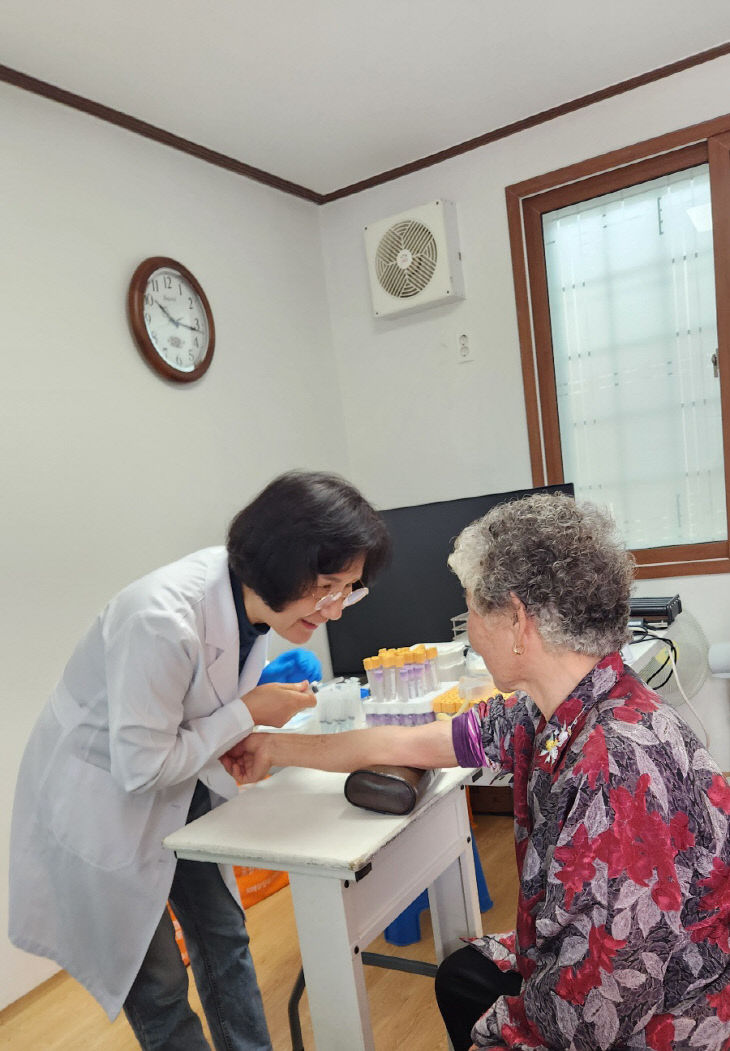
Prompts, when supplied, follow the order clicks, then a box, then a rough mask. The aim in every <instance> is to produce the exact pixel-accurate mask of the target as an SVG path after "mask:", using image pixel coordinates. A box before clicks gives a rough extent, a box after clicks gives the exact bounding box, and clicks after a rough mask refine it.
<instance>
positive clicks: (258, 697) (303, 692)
mask: <svg viewBox="0 0 730 1051" xmlns="http://www.w3.org/2000/svg"><path fill="white" fill-rule="evenodd" d="M241 700H242V701H243V703H244V704H245V705H246V707H247V708H248V710H249V712H250V713H251V718H252V719H253V721H254V725H256V726H283V725H284V723H288V722H289V720H290V719H291V718H292V716H294V715H296V714H297V712H301V711H302V710H303V709H304V708H313V707H314V706H315V704H316V703H317V699H316V697H315V696H314V694H313V693H312V691H311V690H310V689H309V683H308V682H307V680H306V679H305V680H304V681H303V682H292V683H290V682H267V683H264V684H263V685H261V686H256V687H255V689H253V690H250V691H249V693H247V694H244V696H243V697H242V698H241Z"/></svg>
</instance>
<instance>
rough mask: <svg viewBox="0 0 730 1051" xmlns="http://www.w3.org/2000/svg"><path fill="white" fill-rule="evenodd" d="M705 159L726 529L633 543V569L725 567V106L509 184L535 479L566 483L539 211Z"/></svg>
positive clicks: (659, 571)
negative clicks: (718, 536)
mask: <svg viewBox="0 0 730 1051" xmlns="http://www.w3.org/2000/svg"><path fill="white" fill-rule="evenodd" d="M704 163H707V164H709V171H710V188H711V196H712V222H713V244H714V264H715V296H716V303H717V340H718V347H717V357H718V365H719V369H720V405H721V412H722V433H723V454H724V462H725V501H726V515H727V521H728V529H729V537H728V539H727V540H721V541H714V542H709V543H702V544H678V545H673V546H670V547H655V548H643V549H637V550H635V551H634V552H633V554H634V557H635V558H636V562H637V574H636V575H637V577H639V578H650V577H671V576H688V575H692V574H695V575H699V574H706V573H728V572H730V114H728V115H726V116H723V117H717V118H715V119H714V120H711V121H706V122H704V123H702V124H695V125H693V126H692V127H689V128H683V129H682V130H680V131H677V132H673V133H671V134H668V135H662V136H659V137H657V138H654V139H648V140H646V141H644V142H639V143H635V144H634V145H632V146H628V147H626V148H624V149H621V150H614V151H612V152H611V153H606V154H603V155H602V156H599V157H593V158H591V159H590V160H588V161H583V162H581V163H579V164H573V165H570V166H568V167H565V168H560V169H557V170H556V171H553V172H548V173H546V174H545V175H540V176H537V177H536V178H534V179H528V180H526V181H524V182H520V183H515V184H514V185H512V186H508V187H507V189H506V198H507V218H508V223H509V237H510V248H511V252H512V270H513V275H514V284H515V299H516V306H517V329H518V336H519V343H520V355H521V359H522V377H523V382H524V391H525V408H526V411H527V428H528V439H529V448H530V462H531V466H532V480H533V485H535V486H541V485H553V484H556V483H559V482H564V481H565V478H564V477H563V462H562V452H561V444H560V430H559V423H558V402H557V393H556V388H555V371H554V365H553V346H552V335H551V326H550V312H549V304H548V288H547V270H546V265H545V252H544V247H543V235H542V217H543V215H544V214H545V213H546V212H550V211H554V210H555V209H557V208H561V207H564V206H565V205H568V204H571V203H573V202H575V201H579V200H587V199H589V198H591V197H598V196H600V195H602V194H606V193H611V192H612V191H614V190H618V189H622V188H624V187H627V186H631V185H635V184H638V183H642V182H648V181H649V180H651V179H655V178H659V177H660V176H662V175H666V174H668V173H670V172H674V171H681V170H683V169H686V168H691V167H694V166H695V165H698V164H704Z"/></svg>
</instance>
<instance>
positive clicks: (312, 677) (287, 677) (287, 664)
mask: <svg viewBox="0 0 730 1051" xmlns="http://www.w3.org/2000/svg"><path fill="white" fill-rule="evenodd" d="M302 679H307V680H308V681H309V682H320V681H321V679H322V662H321V661H320V660H319V658H318V657H317V656H316V655H315V654H314V653H312V651H311V650H303V649H296V650H286V651H285V652H284V653H280V654H279V656H278V657H274V659H273V661H271V662H270V663H269V664H267V665H266V667H265V668H264V670H263V671H262V672H261V678H260V679H259V683H262V682H301V681H302Z"/></svg>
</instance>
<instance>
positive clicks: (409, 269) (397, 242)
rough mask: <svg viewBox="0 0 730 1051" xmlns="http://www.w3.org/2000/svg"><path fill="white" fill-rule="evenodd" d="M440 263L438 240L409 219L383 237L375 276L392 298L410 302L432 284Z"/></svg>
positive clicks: (422, 226)
mask: <svg viewBox="0 0 730 1051" xmlns="http://www.w3.org/2000/svg"><path fill="white" fill-rule="evenodd" d="M437 259H438V248H437V246H436V239H435V237H434V236H433V234H432V233H431V231H430V230H429V229H428V227H427V226H424V225H423V223H419V222H416V220H415V219H406V220H404V221H403V222H400V223H396V224H395V226H391V228H390V229H389V230H387V231H386V232H385V234H383V237H382V238H381V240H380V243H379V245H378V249H377V252H376V253H375V273H376V275H377V278H378V281H379V282H380V285H381V287H382V288H383V289H384V290H385V291H386V292H387V293H388V294H389V295H391V296H394V297H395V298H396V299H409V298H410V297H411V296H416V295H418V293H419V292H422V291H423V290H424V288H425V287H426V285H427V284H428V283H429V281H430V280H431V278H432V277H433V273H434V270H435V269H436V262H437Z"/></svg>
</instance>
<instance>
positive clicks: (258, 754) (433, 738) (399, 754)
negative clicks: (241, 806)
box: [221, 720, 457, 783]
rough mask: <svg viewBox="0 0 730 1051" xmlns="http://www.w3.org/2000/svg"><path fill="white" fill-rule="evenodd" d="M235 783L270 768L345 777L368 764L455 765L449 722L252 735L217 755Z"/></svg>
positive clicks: (423, 767) (265, 771) (424, 767)
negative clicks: (298, 768) (305, 769)
mask: <svg viewBox="0 0 730 1051" xmlns="http://www.w3.org/2000/svg"><path fill="white" fill-rule="evenodd" d="M221 762H222V763H223V765H224V766H225V767H226V769H227V770H228V771H229V773H231V774H232V775H233V776H234V777H235V778H236V779H237V780H238V781H240V782H244V783H248V782H251V781H259V780H261V778H262V777H265V776H266V774H267V773H268V771H269V769H270V767H272V766H306V767H311V768H313V769H315V770H336V771H341V772H343V773H346V772H348V771H350V770H358V769H361V768H362V767H368V766H373V765H386V766H415V767H420V768H422V769H430V768H433V767H442V766H456V765H457V762H456V754H455V753H454V747H453V745H452V743H451V720H436V721H435V722H432V723H427V724H426V725H424V726H412V727H411V726H375V727H372V728H371V729H369V730H350V731H348V732H346V733H338V734H292V733H282V734H278V733H253V734H250V735H249V736H248V737H245V738H244V739H243V740H242V741H239V742H238V744H236V745H234V746H233V748H231V749H230V751H228V752H226V754H225V755H224V756H221Z"/></svg>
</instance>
